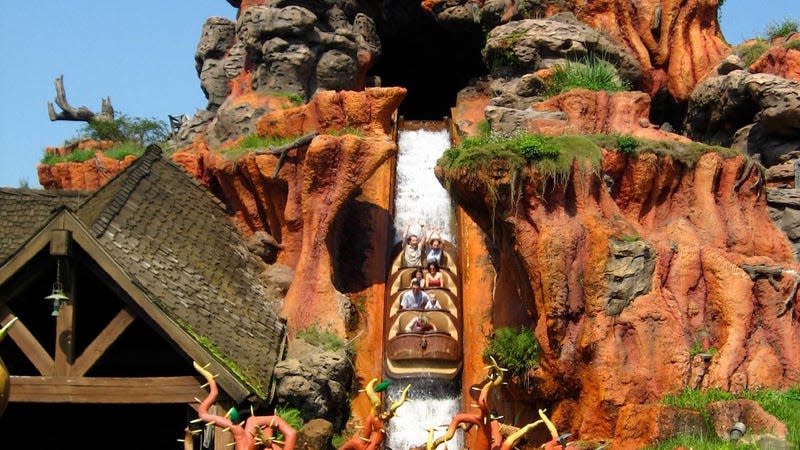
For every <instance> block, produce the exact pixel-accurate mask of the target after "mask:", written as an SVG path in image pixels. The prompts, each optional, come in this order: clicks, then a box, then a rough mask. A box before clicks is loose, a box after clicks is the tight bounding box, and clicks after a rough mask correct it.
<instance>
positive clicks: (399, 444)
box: [385, 378, 464, 450]
mask: <svg viewBox="0 0 800 450" xmlns="http://www.w3.org/2000/svg"><path fill="white" fill-rule="evenodd" d="M408 384H410V385H411V388H410V389H409V390H408V400H406V402H405V403H403V406H401V407H399V408H397V411H396V413H397V415H396V416H395V417H393V418H392V419H391V420H390V421H389V426H388V427H387V429H386V438H387V440H386V447H385V448H386V450H390V449H391V450H408V449H410V448H412V447H418V446H420V445H425V442H426V441H427V439H428V431H427V430H428V429H429V428H431V427H433V428H434V431H433V436H434V438H436V437H439V436H441V435H443V434H444V433H445V431H447V426H448V425H450V420H451V419H452V418H453V416H454V415H456V414H458V413H459V412H460V406H461V389H460V388H459V386H458V382H457V381H449V380H441V379H433V378H408V379H403V380H394V382H393V383H392V385H391V386H389V389H388V399H387V401H388V402H391V401H393V400H397V399H398V398H399V397H400V391H402V390H403V388H405V387H406V385H408ZM389 399H391V400H389ZM445 445H446V448H447V450H461V449H463V448H464V433H463V431H461V430H458V431H457V432H456V435H455V436H454V437H453V439H450V440H449V441H447V442H446V444H444V445H441V446H440V447H438V448H439V449H443V448H445Z"/></svg>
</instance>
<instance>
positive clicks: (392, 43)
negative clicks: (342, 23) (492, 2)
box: [370, 2, 487, 120]
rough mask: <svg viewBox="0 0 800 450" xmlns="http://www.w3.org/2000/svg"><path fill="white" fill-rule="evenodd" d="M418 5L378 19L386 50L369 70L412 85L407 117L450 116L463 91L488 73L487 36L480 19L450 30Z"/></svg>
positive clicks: (387, 82)
mask: <svg viewBox="0 0 800 450" xmlns="http://www.w3.org/2000/svg"><path fill="white" fill-rule="evenodd" d="M411 4H413V2H411ZM414 6H416V7H414V8H405V9H404V10H403V11H391V12H386V13H387V14H382V16H383V17H389V18H390V19H385V20H383V21H380V20H378V21H377V23H376V27H377V31H378V35H379V36H380V40H381V46H382V54H381V57H380V60H379V61H378V63H377V64H376V65H375V66H373V68H372V70H371V71H370V75H374V76H377V77H380V79H381V85H382V86H401V87H405V88H407V89H408V93H407V95H406V98H405V99H404V100H403V103H402V104H401V105H400V111H399V113H400V115H401V116H403V117H404V118H406V119H412V120H441V119H442V118H444V117H449V116H450V108H451V107H453V106H455V104H456V95H457V94H458V92H459V91H460V90H461V89H463V88H464V87H466V86H468V85H469V84H470V80H472V79H475V78H478V77H480V76H483V75H485V74H486V73H487V69H486V66H485V65H484V62H483V59H482V57H481V50H482V49H483V45H484V39H485V37H484V33H483V31H482V30H481V28H480V25H479V24H465V25H462V26H460V27H459V29H458V30H450V29H445V28H443V27H442V26H441V25H440V24H439V23H437V22H436V20H435V19H434V18H433V17H432V16H431V15H430V14H428V13H427V12H425V11H423V10H421V9H420V8H419V7H418V5H414ZM396 7H400V6H396Z"/></svg>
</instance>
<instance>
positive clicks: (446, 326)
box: [384, 241, 462, 379]
mask: <svg viewBox="0 0 800 450" xmlns="http://www.w3.org/2000/svg"><path fill="white" fill-rule="evenodd" d="M442 248H443V255H442V262H441V264H440V267H439V270H440V272H441V274H442V275H441V277H442V283H441V286H440V287H431V288H424V289H423V291H425V292H426V293H427V294H428V295H429V296H430V295H432V296H435V297H436V299H437V300H438V301H439V303H440V304H441V309H436V310H432V309H427V310H425V309H403V308H401V306H400V302H401V299H402V298H403V294H405V293H406V292H408V291H409V290H410V289H411V286H410V284H411V279H412V278H413V277H414V272H415V271H416V270H417V269H418V267H405V266H403V264H402V261H403V247H402V242H401V243H398V244H397V245H396V246H395V248H394V249H393V252H392V255H393V256H392V264H391V269H390V272H389V276H388V280H387V283H386V286H387V289H386V305H385V308H384V311H385V315H386V317H385V320H386V322H385V323H386V327H385V342H384V353H385V358H384V370H385V372H386V374H387V375H388V376H389V377H391V378H420V377H430V378H444V379H453V378H455V377H456V376H457V375H458V373H459V372H460V370H461V366H462V344H461V339H462V337H461V336H462V334H461V296H460V287H461V286H460V278H459V276H458V266H457V254H456V249H455V247H454V246H453V245H452V244H451V243H449V242H447V241H444V242H443V246H442ZM423 313H424V314H425V316H427V318H428V320H429V321H430V323H431V324H433V326H434V328H435V331H426V332H413V331H406V326H407V325H408V324H409V323H410V322H411V321H412V320H414V319H415V318H416V317H418V316H419V315H420V314H423Z"/></svg>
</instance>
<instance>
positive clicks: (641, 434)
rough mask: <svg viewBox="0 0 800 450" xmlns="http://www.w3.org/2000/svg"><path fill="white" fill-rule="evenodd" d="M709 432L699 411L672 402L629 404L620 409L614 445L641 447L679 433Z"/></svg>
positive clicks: (625, 449)
mask: <svg viewBox="0 0 800 450" xmlns="http://www.w3.org/2000/svg"><path fill="white" fill-rule="evenodd" d="M705 431H706V429H705V423H704V421H703V416H702V414H700V413H699V412H697V411H692V410H687V409H681V408H677V407H675V406H670V405H658V404H647V405H625V406H623V407H622V408H620V410H619V420H618V421H617V430H616V431H615V433H614V439H613V441H614V443H613V448H614V449H615V450H617V449H619V450H638V449H641V448H646V447H648V446H651V445H654V444H656V443H658V442H662V441H665V440H667V439H669V438H672V437H676V436H679V435H702V434H703V433H705Z"/></svg>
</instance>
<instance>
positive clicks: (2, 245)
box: [0, 188, 89, 265]
mask: <svg viewBox="0 0 800 450" xmlns="http://www.w3.org/2000/svg"><path fill="white" fill-rule="evenodd" d="M88 195H89V193H88V192H79V191H45V190H41V189H14V188H0V235H2V237H0V265H2V263H3V262H5V260H6V259H8V257H10V256H11V255H13V254H14V253H15V252H16V251H17V250H18V249H19V248H20V247H21V246H22V245H23V244H24V243H25V242H26V241H27V240H28V239H30V237H31V236H32V235H33V234H34V233H35V232H36V231H38V230H39V229H40V228H41V227H43V226H44V225H45V224H46V223H47V222H48V221H49V220H50V218H51V217H53V215H54V214H57V212H58V210H59V209H61V208H64V207H66V208H69V209H72V210H75V209H76V208H77V207H78V205H80V204H81V202H82V201H83V200H84V199H85V198H86V197H87V196H88Z"/></svg>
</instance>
